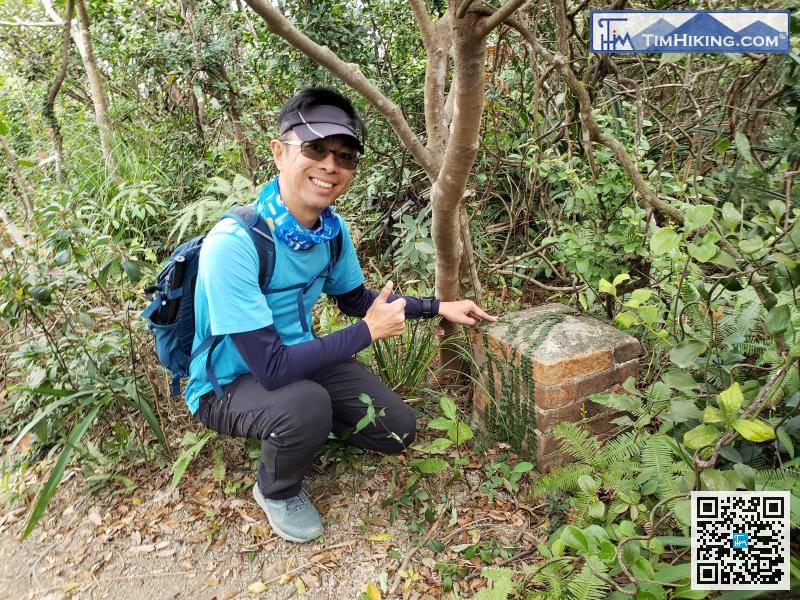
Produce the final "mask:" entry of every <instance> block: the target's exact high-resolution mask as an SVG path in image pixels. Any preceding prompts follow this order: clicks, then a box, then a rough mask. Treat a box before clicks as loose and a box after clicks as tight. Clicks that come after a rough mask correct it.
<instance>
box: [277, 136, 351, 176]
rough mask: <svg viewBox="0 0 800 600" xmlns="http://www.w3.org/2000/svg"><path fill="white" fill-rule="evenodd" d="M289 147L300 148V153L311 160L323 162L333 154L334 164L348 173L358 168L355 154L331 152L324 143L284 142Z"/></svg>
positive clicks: (338, 151) (339, 151)
mask: <svg viewBox="0 0 800 600" xmlns="http://www.w3.org/2000/svg"><path fill="white" fill-rule="evenodd" d="M282 143H284V144H286V145H287V146H300V153H301V154H302V155H303V156H305V157H306V158H310V159H311V160H316V161H319V162H321V161H323V160H325V157H327V156H328V154H333V160H334V162H335V163H336V164H337V165H338V166H339V167H341V168H342V169H345V170H347V171H353V170H354V169H355V168H356V167H357V166H358V160H359V156H358V154H356V153H354V152H345V151H342V150H331V149H330V148H328V147H327V146H326V145H325V144H323V143H322V142H315V141H310V142H296V141H283V142H282Z"/></svg>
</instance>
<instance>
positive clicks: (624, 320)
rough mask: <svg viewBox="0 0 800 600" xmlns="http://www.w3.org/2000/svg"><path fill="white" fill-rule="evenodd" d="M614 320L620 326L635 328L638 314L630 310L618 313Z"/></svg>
mask: <svg viewBox="0 0 800 600" xmlns="http://www.w3.org/2000/svg"><path fill="white" fill-rule="evenodd" d="M614 320H615V321H616V322H617V323H619V324H620V325H622V327H625V328H628V327H633V326H634V325H636V321H637V318H636V313H634V312H633V311H630V310H626V311H623V312H620V313H617V314H616V315H615V316H614Z"/></svg>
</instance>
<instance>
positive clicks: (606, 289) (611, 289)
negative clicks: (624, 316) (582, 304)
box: [599, 279, 617, 296]
mask: <svg viewBox="0 0 800 600" xmlns="http://www.w3.org/2000/svg"><path fill="white" fill-rule="evenodd" d="M599 290H600V293H601V294H611V295H612V296H616V295H617V288H616V286H615V285H614V284H613V283H610V282H608V281H606V280H605V279H600V284H599Z"/></svg>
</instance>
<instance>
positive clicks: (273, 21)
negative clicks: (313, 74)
mask: <svg viewBox="0 0 800 600" xmlns="http://www.w3.org/2000/svg"><path fill="white" fill-rule="evenodd" d="M246 2H247V4H248V5H249V6H250V8H252V9H253V10H254V11H255V12H256V14H258V15H259V16H260V17H261V18H262V19H263V20H264V23H265V24H266V26H267V28H268V29H269V30H270V31H271V32H272V33H274V34H275V35H277V36H279V37H281V38H283V39H284V40H286V42H288V43H289V44H290V45H291V46H293V47H294V48H296V49H298V50H299V51H300V52H302V53H303V54H305V55H306V56H308V57H309V58H310V59H311V60H313V61H314V62H316V63H317V64H319V65H321V66H323V67H325V68H326V69H328V70H329V71H330V72H331V73H333V74H334V75H336V76H337V77H339V79H341V80H342V81H343V82H344V83H346V84H347V85H349V86H350V87H351V88H353V89H354V90H355V91H356V92H358V93H359V94H360V95H361V96H362V97H363V98H364V99H365V100H366V101H367V102H369V103H370V104H372V105H373V106H374V107H375V108H376V109H377V110H378V112H380V113H381V114H382V115H383V116H384V117H386V119H387V120H388V121H389V124H390V125H391V127H392V129H393V130H394V132H395V133H396V134H397V137H399V138H400V141H401V142H403V145H404V146H405V147H406V148H408V150H409V152H411V155H412V156H413V157H414V160H416V161H417V163H419V164H420V166H421V167H422V168H423V169H424V170H425V173H426V174H427V175H428V177H429V178H430V179H431V181H435V180H436V178H437V176H438V171H439V170H438V169H437V168H436V164H435V161H434V160H433V157H432V156H431V153H430V151H428V149H427V148H425V146H424V145H423V144H422V142H421V141H420V139H419V138H418V137H417V135H416V134H415V133H414V132H413V131H412V129H411V127H410V126H409V125H408V122H407V121H406V119H405V117H404V116H403V112H402V111H401V110H400V107H399V106H398V105H397V104H395V103H394V102H392V101H391V100H390V99H389V98H387V97H386V96H384V95H383V93H382V92H381V91H380V90H379V89H378V88H377V87H375V86H374V85H373V84H372V83H371V82H370V81H369V80H368V79H367V78H366V77H365V76H364V74H363V73H362V72H361V69H359V67H358V65H356V64H352V63H346V62H345V61H343V60H342V59H341V58H339V57H338V56H336V54H334V53H333V52H332V51H331V49H330V48H328V47H326V46H320V45H319V44H317V43H315V42H313V41H312V40H311V39H309V38H308V37H307V36H306V35H305V34H303V33H302V32H300V31H298V30H297V29H296V28H295V27H294V26H293V25H292V24H291V23H290V22H289V21H288V20H287V19H286V17H284V16H283V14H281V12H280V11H279V10H278V9H276V8H275V7H273V6H272V5H271V4H269V2H267V1H266V0H246Z"/></svg>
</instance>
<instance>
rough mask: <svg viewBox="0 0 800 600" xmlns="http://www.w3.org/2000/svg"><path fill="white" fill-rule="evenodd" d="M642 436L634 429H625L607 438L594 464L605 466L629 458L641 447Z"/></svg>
mask: <svg viewBox="0 0 800 600" xmlns="http://www.w3.org/2000/svg"><path fill="white" fill-rule="evenodd" d="M644 439H645V438H644V437H643V436H642V435H640V434H638V432H636V431H626V432H625V433H621V434H620V435H618V436H616V437H615V438H614V439H611V440H608V441H607V442H606V443H605V445H604V446H603V449H602V450H600V452H599V453H598V455H597V459H596V464H597V465H598V466H599V467H605V466H607V465H610V464H614V463H618V462H619V461H625V460H629V459H630V458H631V457H632V456H634V455H635V454H638V453H639V451H640V450H641V449H642V444H643V443H644Z"/></svg>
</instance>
